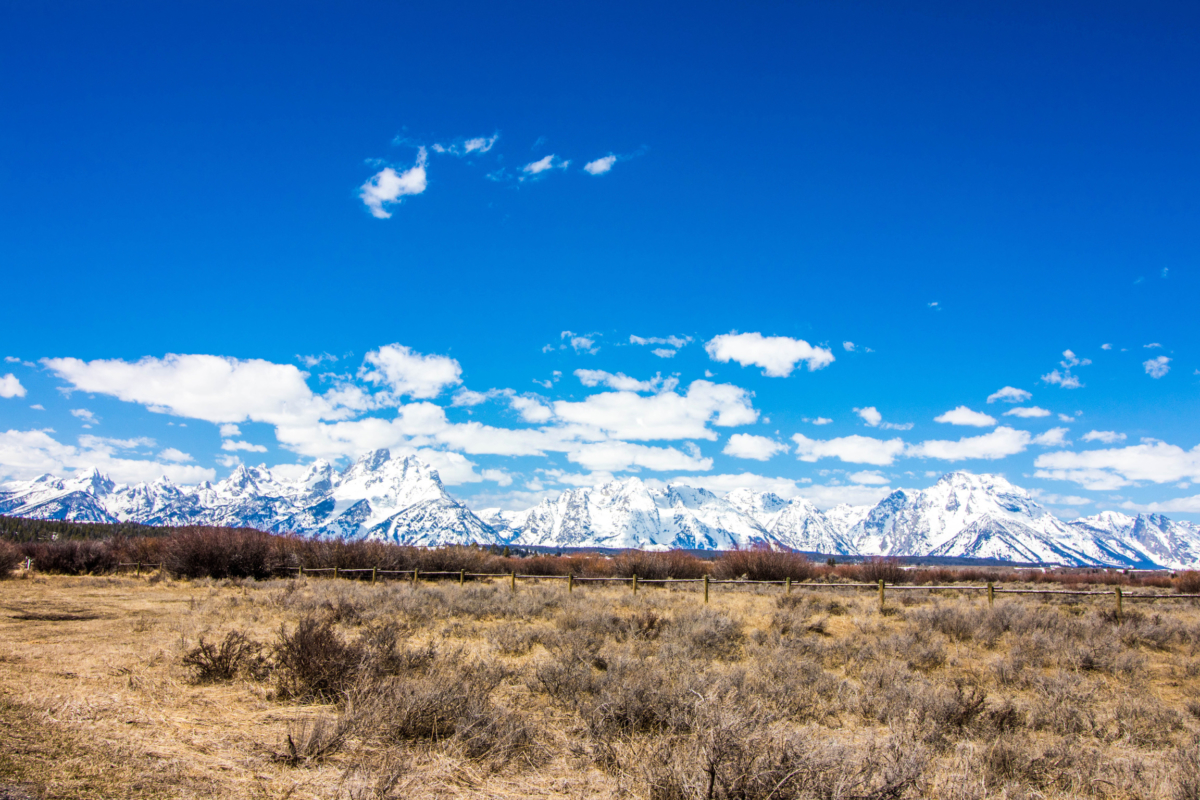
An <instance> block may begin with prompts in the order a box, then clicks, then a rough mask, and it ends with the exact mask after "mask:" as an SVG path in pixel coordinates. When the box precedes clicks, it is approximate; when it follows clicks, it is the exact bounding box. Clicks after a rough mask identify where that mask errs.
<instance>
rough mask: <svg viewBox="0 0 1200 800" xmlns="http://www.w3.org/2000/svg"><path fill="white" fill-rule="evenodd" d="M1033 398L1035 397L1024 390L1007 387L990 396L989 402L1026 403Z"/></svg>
mask: <svg viewBox="0 0 1200 800" xmlns="http://www.w3.org/2000/svg"><path fill="white" fill-rule="evenodd" d="M1031 397H1033V395H1032V394H1030V393H1029V392H1027V391H1025V390H1024V389H1018V388H1017V387H1015V386H1005V387H1004V388H1003V389H1000V390H999V391H996V392H992V393H991V394H989V395H988V399H987V401H988V402H989V403H995V402H997V401H999V402H1002V403H1024V402H1025V401H1026V400H1028V399H1030V398H1031Z"/></svg>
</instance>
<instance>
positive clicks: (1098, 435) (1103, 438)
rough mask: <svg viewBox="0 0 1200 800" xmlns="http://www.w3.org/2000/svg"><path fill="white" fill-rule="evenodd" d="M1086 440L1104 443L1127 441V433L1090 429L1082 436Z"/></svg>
mask: <svg viewBox="0 0 1200 800" xmlns="http://www.w3.org/2000/svg"><path fill="white" fill-rule="evenodd" d="M1080 438H1081V439H1083V441H1085V442H1103V443H1104V444H1115V443H1117V442H1123V441H1125V438H1126V437H1125V434H1123V433H1117V432H1116V431H1088V432H1087V433H1085V434H1084V435H1083V436H1081V437H1080Z"/></svg>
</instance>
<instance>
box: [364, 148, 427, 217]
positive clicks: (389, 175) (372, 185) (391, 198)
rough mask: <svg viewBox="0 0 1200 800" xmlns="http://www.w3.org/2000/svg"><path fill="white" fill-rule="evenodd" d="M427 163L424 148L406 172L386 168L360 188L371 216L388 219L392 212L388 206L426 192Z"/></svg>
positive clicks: (419, 151)
mask: <svg viewBox="0 0 1200 800" xmlns="http://www.w3.org/2000/svg"><path fill="white" fill-rule="evenodd" d="M425 161H426V153H425V148H424V147H422V148H420V149H419V150H418V151H417V162H416V163H415V164H414V165H413V166H411V167H409V168H408V169H406V170H405V171H404V172H396V170H394V169H392V168H391V167H385V168H383V169H382V170H380V171H379V172H377V173H375V174H374V175H372V176H371V178H370V179H369V180H368V181H367V182H366V183H364V184H363V185H362V186H361V187H360V188H359V190H358V196H359V197H360V198H362V201H363V203H364V204H365V205H366V206H367V208H369V209H371V216H373V217H375V218H376V219H388V218H389V217H391V216H392V212H390V211H388V210H387V208H386V207H387V206H392V205H395V204H397V203H399V202H400V200H401V198H403V197H408V196H411V195H418V194H421V193H422V192H424V191H425V187H426V185H427V181H426V175H425Z"/></svg>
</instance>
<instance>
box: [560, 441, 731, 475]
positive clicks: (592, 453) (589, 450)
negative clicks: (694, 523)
mask: <svg viewBox="0 0 1200 800" xmlns="http://www.w3.org/2000/svg"><path fill="white" fill-rule="evenodd" d="M567 460H568V461H571V462H572V463H575V464H579V465H580V466H581V467H583V468H584V469H588V470H592V471H598V470H603V471H607V472H624V471H630V470H636V469H638V468H641V467H645V468H646V469H650V470H655V471H657V472H670V471H675V470H679V471H687V472H693V471H707V470H710V469H712V459H711V458H700V457H699V456H698V455H696V454H691V453H684V452H682V451H680V450H677V449H675V448H674V447H647V446H646V445H640V444H631V443H629V442H618V441H611V442H595V443H593V444H585V445H581V446H579V447H578V448H577V449H575V450H572V451H571V452H569V453H567Z"/></svg>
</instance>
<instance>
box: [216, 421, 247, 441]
mask: <svg viewBox="0 0 1200 800" xmlns="http://www.w3.org/2000/svg"><path fill="white" fill-rule="evenodd" d="M220 433H221V438H222V439H231V438H233V437H234V436H241V435H242V429H241V428H239V427H238V426H237V425H234V424H233V423H232V422H226V423H225V424H224V425H222V426H221V427H220Z"/></svg>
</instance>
